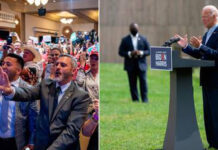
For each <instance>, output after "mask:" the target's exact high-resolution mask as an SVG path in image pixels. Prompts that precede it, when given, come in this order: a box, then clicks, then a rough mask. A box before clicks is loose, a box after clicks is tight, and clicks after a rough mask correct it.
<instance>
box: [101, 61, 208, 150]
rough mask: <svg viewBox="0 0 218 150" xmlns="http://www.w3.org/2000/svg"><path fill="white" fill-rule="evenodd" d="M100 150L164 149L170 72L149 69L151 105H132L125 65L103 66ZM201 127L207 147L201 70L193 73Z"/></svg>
mask: <svg viewBox="0 0 218 150" xmlns="http://www.w3.org/2000/svg"><path fill="white" fill-rule="evenodd" d="M100 69H101V71H100V79H101V80H100V101H101V103H100V111H101V118H100V119H101V120H100V149H101V150H144V149H148V150H151V149H160V148H162V145H163V141H164V136H165V130H166V126H167V119H168V108H169V88H170V87H169V72H167V71H154V70H150V69H149V70H148V73H147V75H148V78H147V79H148V80H147V81H148V90H149V95H148V97H149V103H148V104H144V103H141V102H140V103H133V102H132V101H131V98H130V93H129V85H128V80H127V74H126V72H125V71H124V70H123V64H112V63H111V64H106V63H101V68H100ZM193 85H194V99H195V108H196V113H197V114H196V115H197V121H198V126H199V129H200V134H201V138H202V140H203V143H204V147H207V146H208V144H207V141H206V135H205V131H204V119H203V112H202V111H203V106H202V93H201V87H200V86H199V69H196V70H194V73H193Z"/></svg>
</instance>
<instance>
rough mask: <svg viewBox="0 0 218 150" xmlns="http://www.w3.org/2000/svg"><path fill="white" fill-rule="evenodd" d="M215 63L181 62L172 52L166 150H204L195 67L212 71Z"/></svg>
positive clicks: (184, 60) (182, 59) (178, 56)
mask: <svg viewBox="0 0 218 150" xmlns="http://www.w3.org/2000/svg"><path fill="white" fill-rule="evenodd" d="M214 65H215V62H214V61H205V60H197V59H191V58H187V59H185V58H181V57H180V55H179V51H178V50H173V51H172V68H173V70H172V71H171V72H170V104H169V115H168V124H167V130H166V134H165V140H164V145H163V149H164V150H203V144H202V141H201V138H200V133H199V130H198V125H197V120H196V115H195V108H194V98H193V86H192V68H193V67H212V66H214Z"/></svg>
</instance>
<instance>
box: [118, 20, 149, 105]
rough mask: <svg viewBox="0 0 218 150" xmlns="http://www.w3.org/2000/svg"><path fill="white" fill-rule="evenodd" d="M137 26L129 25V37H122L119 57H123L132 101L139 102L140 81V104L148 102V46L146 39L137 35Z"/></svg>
mask: <svg viewBox="0 0 218 150" xmlns="http://www.w3.org/2000/svg"><path fill="white" fill-rule="evenodd" d="M138 28H139V27H138V24H136V23H131V24H130V27H129V29H130V35H127V36H126V37H124V38H123V39H122V41H121V44H120V47H119V55H120V56H121V57H124V70H126V71H127V74H128V79H129V85H130V92H131V96H132V100H133V101H139V96H138V90H137V78H138V77H139V81H140V91H141V99H142V102H145V103H147V102H148V96H147V93H148V87H147V81H146V70H147V63H146V56H148V55H150V46H149V43H148V41H147V39H146V37H144V36H142V35H140V34H139V33H138Z"/></svg>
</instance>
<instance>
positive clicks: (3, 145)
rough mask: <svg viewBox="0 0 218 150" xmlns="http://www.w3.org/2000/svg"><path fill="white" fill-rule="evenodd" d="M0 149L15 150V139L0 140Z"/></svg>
mask: <svg viewBox="0 0 218 150" xmlns="http://www.w3.org/2000/svg"><path fill="white" fill-rule="evenodd" d="M0 149H1V150H17V146H16V141H15V138H8V139H4V138H0Z"/></svg>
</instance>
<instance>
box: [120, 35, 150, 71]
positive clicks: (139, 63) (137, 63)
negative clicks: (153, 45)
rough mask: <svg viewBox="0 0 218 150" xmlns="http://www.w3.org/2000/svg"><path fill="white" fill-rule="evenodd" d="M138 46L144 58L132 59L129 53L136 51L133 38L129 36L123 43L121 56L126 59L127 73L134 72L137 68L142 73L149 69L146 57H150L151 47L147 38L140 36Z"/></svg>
mask: <svg viewBox="0 0 218 150" xmlns="http://www.w3.org/2000/svg"><path fill="white" fill-rule="evenodd" d="M137 46H138V50H142V51H143V55H142V57H138V58H130V57H129V55H128V52H131V51H133V50H134V48H133V44H132V39H131V36H130V35H128V36H126V37H124V38H123V39H122V41H121V44H120V47H119V55H120V56H122V57H124V70H126V71H134V69H136V68H139V70H141V71H146V69H147V63H146V56H148V55H150V46H149V43H148V41H147V39H146V37H144V36H142V35H139V36H138V43H137Z"/></svg>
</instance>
